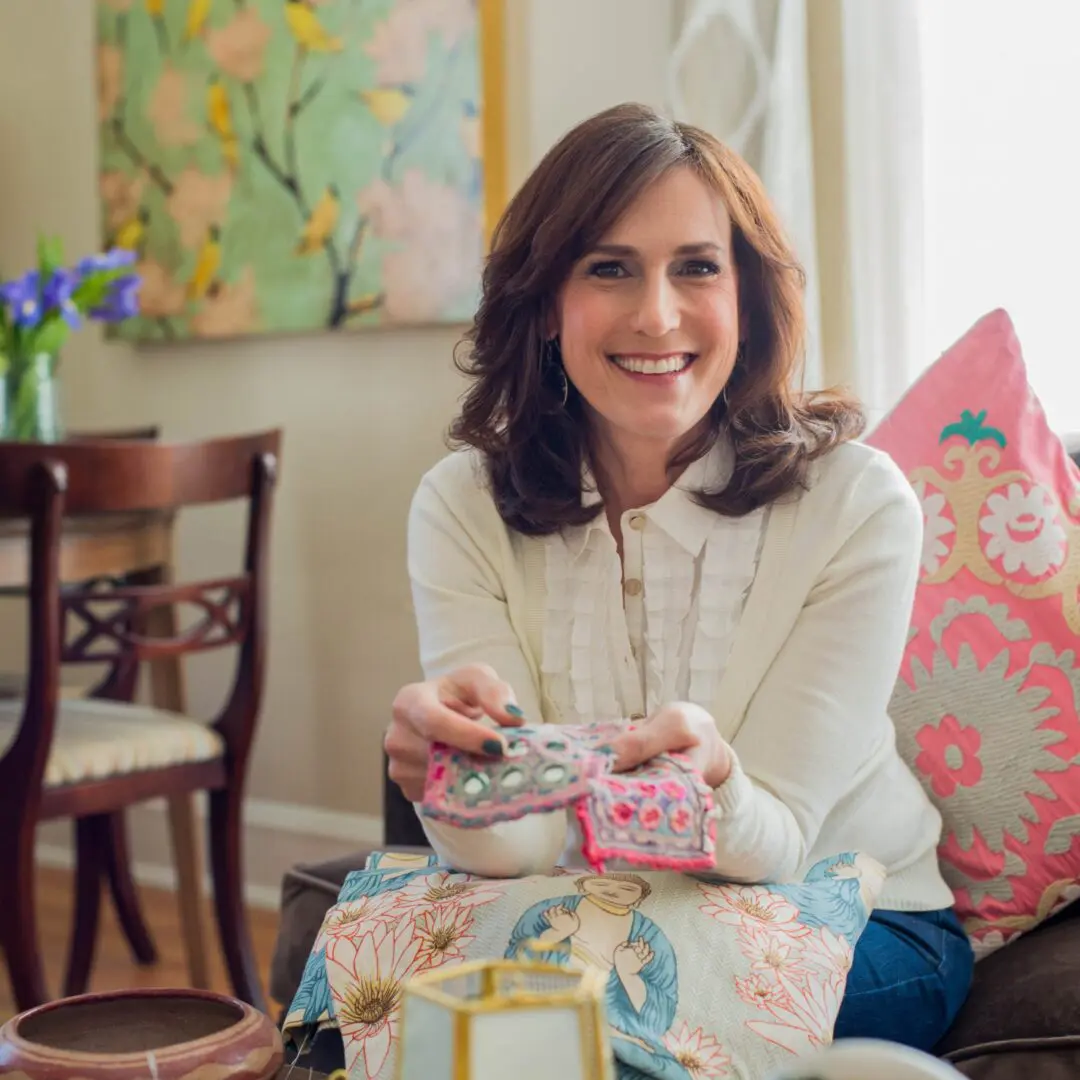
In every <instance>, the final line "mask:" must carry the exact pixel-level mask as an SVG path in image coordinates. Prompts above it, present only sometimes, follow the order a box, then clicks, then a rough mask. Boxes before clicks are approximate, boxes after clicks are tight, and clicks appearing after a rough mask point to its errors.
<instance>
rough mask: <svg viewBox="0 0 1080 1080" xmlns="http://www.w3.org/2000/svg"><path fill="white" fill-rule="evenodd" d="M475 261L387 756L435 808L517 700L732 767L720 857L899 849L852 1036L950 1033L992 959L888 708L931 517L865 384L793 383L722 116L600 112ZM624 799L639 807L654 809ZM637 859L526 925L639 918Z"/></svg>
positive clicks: (487, 750) (569, 931) (477, 870)
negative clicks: (978, 962)
mask: <svg viewBox="0 0 1080 1080" xmlns="http://www.w3.org/2000/svg"><path fill="white" fill-rule="evenodd" d="M483 284H484V290H483V298H482V301H481V304H480V307H479V309H478V311H477V314H476V318H475V322H474V325H473V328H472V331H471V333H470V334H469V336H468V344H469V346H470V348H469V351H468V355H467V356H463V357H461V358H460V366H461V368H462V369H463V370H464V371H465V372H466V374H467V375H468V376H469V377H470V378H471V380H472V382H471V386H470V388H469V391H468V393H467V395H466V397H465V400H464V403H463V407H462V411H461V415H460V416H459V418H458V420H457V421H456V423H455V424H454V426H453V429H452V434H453V435H454V437H455V439H456V441H457V443H458V444H459V445H460V447H461V449H460V450H459V451H458V452H455V453H452V454H450V455H449V456H448V457H447V458H445V459H444V460H443V461H442V462H440V463H439V464H438V465H436V466H435V468H434V469H432V470H431V471H430V472H429V473H428V475H427V476H425V477H424V479H423V481H422V483H421V485H420V488H419V490H418V491H417V493H416V496H415V498H414V500H413V505H412V513H411V518H410V523H409V573H410V576H411V580H412V589H413V597H414V602H415V609H416V614H417V626H418V631H419V640H420V653H421V661H422V664H423V668H424V673H425V677H426V678H425V681H423V682H419V683H415V684H413V685H410V686H407V687H405V688H403V689H402V690H401V691H400V693H399V694H398V695H397V698H396V700H395V702H394V718H393V722H392V724H391V726H390V728H389V730H388V732H387V735H386V750H387V754H388V757H389V762H390V765H389V768H390V776H391V778H392V779H393V780H394V781H395V782H397V783H398V784H399V786H400V787H401V789H402V790H403V791H404V793H405V795H406V796H407V797H408V798H410V799H411V800H413V801H414V802H415V801H419V800H420V799H421V797H422V796H423V793H424V785H425V779H426V777H427V770H428V766H429V762H430V761H431V759H432V743H433V742H437V743H441V744H449V745H450V746H452V747H456V748H459V749H461V750H465V751H469V752H472V753H476V754H482V755H486V756H488V757H501V756H504V755H506V754H507V753H508V740H507V736H506V734H504V732H503V731H502V730H500V729H505V728H509V727H512V726H514V725H518V724H521V723H522V720H523V719H524V718H528V720H529V721H530V722H541V721H542V722H545V723H550V724H560V723H562V724H590V725H594V724H599V723H614V724H616V725H619V726H618V727H617V729H616V730H617V731H618V734H617V735H616V736H615V737H614V741H613V742H612V744H611V746H610V749H611V752H612V761H613V763H614V768H615V769H616V771H627V770H632V769H635V768H637V767H639V766H641V765H643V764H644V763H646V762H650V761H652V760H653V759H654V758H656V757H657V756H659V755H662V754H664V753H670V752H679V753H682V754H684V755H686V758H687V759H688V760H689V762H690V763H691V764H692V766H693V767H694V768H695V770H697V772H698V773H699V774H700V778H701V781H702V782H703V783H704V785H705V786H706V787H707V788H709V789H711V791H712V801H713V805H714V807H715V829H716V835H715V853H716V854H715V870H716V872H717V873H718V874H719V875H721V876H723V877H725V878H728V879H732V880H735V881H740V882H749V883H768V882H780V881H785V880H794V879H799V878H800V877H803V876H805V874H806V873H807V872H808V870H809V868H811V867H813V866H815V865H818V864H820V863H822V860H828V861H829V862H830V863H832V862H835V861H836V857H837V856H838V855H840V854H842V853H845V852H847V853H852V855H851V857H852V858H855V857H858V858H866V859H870V860H873V861H875V862H876V863H879V864H881V866H882V867H883V868H884V871H885V873H886V874H887V877H886V881H885V885H884V887H883V889H882V893H881V897H880V899H879V902H878V910H877V911H875V913H874V915H873V917H872V919H871V922H870V925H869V926H868V928H867V929H866V931H865V932H864V934H863V936H862V937H861V938H860V939H859V943H858V945H857V946H856V950H855V957H854V961H853V966H852V969H851V973H850V976H849V978H848V981H847V992H846V998H845V1002H844V1006H843V1007H842V1008H841V1010H840V1015H839V1019H838V1021H837V1034H838V1035H839V1034H844V1035H867V1036H877V1037H879V1038H887V1039H892V1040H895V1041H901V1042H911V1043H914V1044H916V1045H919V1046H924V1047H929V1046H932V1045H933V1043H934V1042H935V1041H936V1040H937V1038H938V1037H939V1036H940V1034H941V1033H942V1032H943V1031H944V1030H945V1028H946V1027H947V1026H948V1025H949V1023H951V1020H952V1018H953V1016H954V1015H955V1013H956V1011H957V1009H958V1008H959V1006H960V1004H961V1002H962V1001H963V999H964V996H965V995H966V993H967V988H968V985H969V982H970V978H971V971H972V954H971V947H970V945H969V944H968V942H967V938H966V937H965V935H964V933H963V930H962V929H961V927H960V924H959V922H958V921H957V919H956V917H955V914H954V913H953V911H952V894H951V892H950V890H949V888H948V886H947V885H946V883H945V881H944V880H943V878H942V876H941V872H940V869H939V867H938V863H937V857H936V848H937V845H938V842H939V840H940V837H941V819H940V816H939V815H938V814H937V811H936V810H935V809H934V808H933V806H932V805H931V803H930V801H929V799H928V798H927V796H926V794H925V793H924V791H923V789H922V788H921V786H920V785H919V783H918V781H917V780H916V779H915V778H914V776H913V775H912V773H911V771H910V769H909V768H908V766H907V765H905V764H904V762H903V761H902V760H901V758H900V756H899V754H898V752H897V749H896V738H895V732H894V729H893V725H892V721H891V720H890V718H889V715H888V712H887V707H888V703H889V699H890V696H891V694H892V690H893V686H894V684H895V682H896V678H897V673H898V670H899V665H900V659H901V656H902V654H903V650H904V645H905V642H906V636H907V628H908V624H909V621H910V615H911V608H912V599H913V594H914V589H915V583H916V579H917V575H918V567H919V561H920V558H921V555H922V513H921V511H920V508H919V503H918V500H917V498H916V496H915V493H914V491H913V490H912V489H911V486H910V485H909V484H908V483H907V481H906V480H905V478H904V476H903V474H902V473H901V472H900V470H899V469H898V468H897V467H896V465H895V464H894V463H893V462H892V461H891V459H889V458H888V457H886V456H885V455H884V454H883V453H881V452H879V451H876V450H873V449H870V448H869V447H867V446H865V445H859V444H857V443H856V442H855V441H854V438H853V437H854V436H855V435H856V434H857V433H858V431H859V430H860V427H861V423H862V417H861V411H860V409H859V406H858V405H857V404H856V403H855V402H853V401H851V400H850V399H848V398H846V397H844V396H843V395H839V394H830V395H825V394H804V393H802V392H800V391H799V389H798V388H797V385H796V384H797V381H798V373H799V367H800V363H801V359H802V354H803V338H804V322H803V305H802V287H803V281H802V273H801V271H800V269H799V266H798V264H797V263H796V261H795V258H794V256H793V255H792V253H791V251H790V249H789V248H788V246H787V244H786V242H785V240H784V236H783V233H782V231H781V229H780V226H779V224H778V222H777V220H776V216H775V214H774V212H773V210H772V208H771V206H770V204H769V201H768V198H767V196H766V195H765V192H764V191H763V190H762V187H761V184H760V182H759V181H758V179H757V177H756V176H755V175H754V174H753V172H752V171H751V170H750V169H749V167H748V166H747V165H746V164H745V163H744V162H743V161H742V160H741V159H740V158H739V157H738V156H737V155H736V154H734V153H733V152H732V151H731V150H729V149H728V148H726V147H724V146H723V145H721V144H720V143H719V142H717V141H716V140H715V139H714V138H712V137H711V136H710V135H708V134H707V133H705V132H703V131H701V130H699V129H696V128H693V127H689V126H687V125H685V124H677V123H673V122H672V121H670V120H667V119H665V118H664V117H661V116H659V115H657V114H656V113H654V112H652V111H650V110H648V109H646V108H644V107H642V106H637V105H624V106H620V107H618V108H615V109H611V110H608V111H607V112H604V113H601V114H599V115H598V116H595V117H593V118H592V119H590V120H587V121H586V122H585V123H583V124H581V125H580V126H578V127H577V128H575V129H574V130H573V131H571V132H569V133H568V134H567V135H566V136H565V137H564V138H563V139H562V141H561V142H559V143H558V145H556V146H555V147H554V148H553V149H552V150H551V151H550V152H549V153H548V154H547V156H546V157H545V158H544V160H543V161H542V162H541V163H540V164H539V166H538V167H537V169H536V170H535V172H534V173H533V174H532V175H531V176H530V177H529V178H528V179H527V180H526V182H525V184H524V185H523V186H522V188H521V190H520V191H519V192H518V193H517V195H515V197H514V199H513V200H512V201H511V203H510V205H509V207H508V209H507V211H506V214H505V215H504V217H503V219H502V220H501V221H500V223H499V225H498V227H497V228H496V230H495V234H494V239H493V245H492V252H491V255H490V258H489V259H488V263H487V266H486V269H485V273H484V283H483ZM509 741H512V740H509ZM633 813H634V815H636V817H634V819H633V820H626V821H623V822H620V824H622V825H624V826H625V828H626V829H627V830H628V832H629V833H631V834H634V835H636V833H635V832H634V831H635V830H637V831H641V830H648V829H649V827H650V823H649V822H648V821H647V820H646V819H645V818H644V816H642V815H643V813H644V811H640V812H639V811H636V810H635V811H634V812H633ZM631 816H633V815H631ZM652 824H653V826H655V822H653V823H652ZM424 828H425V831H426V833H427V836H428V838H429V840H430V841H431V843H432V845H433V846H434V847H435V849H436V851H437V853H438V855H439V857H440V860H441V861H442V862H443V863H445V864H447V865H450V866H454V867H456V868H458V869H460V870H464V871H468V872H471V873H474V874H479V875H481V876H487V877H513V876H518V875H529V874H548V873H551V872H552V869H553V868H554V867H555V866H556V865H562V866H564V867H572V866H575V865H581V864H582V843H583V841H582V837H581V836H580V835H579V832H578V828H577V824H576V819H575V820H571V819H570V818H569V817H568V816H567V814H566V813H564V812H548V813H539V812H538V813H531V814H528V815H526V816H524V817H521V818H518V819H516V820H513V821H500V822H498V823H497V824H493V825H486V826H484V827H477V828H463V827H460V826H458V825H455V824H451V823H450V822H449V821H446V820H434V819H433V817H428V818H425V819H424ZM614 880H616V881H618V889H621V890H622V891H623V892H625V893H626V894H627V896H626V897H625V898H622V899H617V898H616V897H615V896H614V893H611V894H610V895H606V896H605V895H601V890H602V889H608V890H609V891H610V890H612V889H616V886H614V885H611V883H610V881H609V882H608V883H607V884H605V883H604V882H600V884H595V887H590V889H586V890H585V893H584V899H580V898H568V899H567V900H566V901H565V902H564V903H563V904H562V905H561V906H559V907H557V908H554V909H552V911H551V912H550V913H549V914H548V915H544V918H543V919H541V918H540V915H541V914H542V913H537V921H536V923H535V925H533V924H531V923H530V924H529V926H528V927H527V933H528V935H529V936H530V937H535V936H537V935H539V934H542V933H543V934H548V935H549V936H551V937H552V938H554V935H556V934H560V935H562V938H563V939H567V940H569V939H572V938H574V937H575V935H577V934H579V931H580V933H582V934H585V936H586V937H587V938H589V940H594V939H595V940H596V941H599V940H601V939H602V938H603V935H602V934H601V932H600V931H601V930H603V929H604V928H606V927H607V925H608V923H610V916H611V911H610V910H609V909H611V908H612V907H613V905H614V906H618V905H621V909H622V911H623V914H624V915H626V917H629V915H628V914H627V913H628V912H629V911H630V909H631V908H633V909H634V917H635V918H644V916H643V915H641V913H640V912H637V910H636V908H637V905H638V904H639V903H644V902H645V899H646V898H645V896H644V895H640V896H638V895H636V894H637V892H638V889H637V886H636V884H635V882H636V880H637V879H633V878H626V877H625V876H624V877H623V878H618V877H616V878H615V879H614ZM616 891H618V890H617V889H616ZM630 894H634V895H633V896H631V895H630ZM604 905H607V907H604ZM598 911H599V912H601V913H602V914H603V913H606V915H605V919H606V921H604V920H601V923H599V924H597V926H592V923H590V922H589V920H595V919H599V915H597V912H598ZM542 924H543V925H542ZM587 924H588V926H587ZM544 927H546V928H547V929H545V928H544ZM590 927H591V928H590ZM586 931H587V933H586ZM594 931H595V933H594ZM605 940H606V939H605ZM579 944H580V942H579ZM646 944H647V945H648V948H647V949H644V948H643V949H642V950H641V951H640V952H634V953H633V955H631V951H629V950H628V949H623V950H622V951H621V952H619V954H618V957H617V958H616V959H617V963H616V959H613V960H612V961H611V962H610V963H609V967H610V966H611V963H615V966H616V968H618V969H619V970H620V971H621V973H622V974H623V975H625V976H626V978H625V980H624V989H625V991H626V996H627V1001H628V1002H630V1003H635V1002H636V1003H637V1004H635V1005H634V1007H635V1009H637V1008H645V1007H646V1006H647V1007H648V1008H657V1009H659V1008H661V1006H662V1005H663V1007H665V1008H666V1005H665V1004H664V1003H666V1002H668V1001H669V998H670V992H671V988H670V987H668V986H667V985H666V984H665V983H664V982H663V979H662V978H661V975H662V974H663V968H664V958H663V950H662V948H661V942H660V939H659V938H657V939H656V940H655V941H652V940H650V941H648V942H646ZM586 951H592V952H595V949H591V950H586ZM572 952H573V950H572V949H571V953H572ZM575 955H576V954H575ZM613 956H614V954H613ZM619 965H622V966H621V967H619ZM627 1008H629V1006H627ZM632 1011H633V1010H630V1011H628V1012H626V1014H625V1016H624V1017H623V1022H624V1023H625V1024H626V1025H629V1026H628V1028H627V1030H636V1028H634V1024H635V1023H636V1021H635V1020H634V1017H633V1015H631V1013H632Z"/></svg>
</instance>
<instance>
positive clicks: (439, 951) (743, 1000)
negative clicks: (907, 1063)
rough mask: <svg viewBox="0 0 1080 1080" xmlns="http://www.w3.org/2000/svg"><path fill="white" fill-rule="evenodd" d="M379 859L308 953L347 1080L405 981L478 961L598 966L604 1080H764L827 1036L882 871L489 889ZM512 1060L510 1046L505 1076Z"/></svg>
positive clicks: (846, 860)
mask: <svg viewBox="0 0 1080 1080" xmlns="http://www.w3.org/2000/svg"><path fill="white" fill-rule="evenodd" d="M384 857H385V854H384V853H380V854H377V855H375V856H373V857H372V859H371V860H370V861H369V865H368V866H367V867H365V868H364V869H363V870H360V871H357V872H355V873H354V874H350V875H349V877H348V878H347V879H346V881H345V884H344V885H343V886H342V889H341V894H340V895H341V897H348V899H339V901H338V903H337V904H336V905H335V906H334V907H333V908H331V909H330V911H328V912H327V914H326V917H325V920H324V924H323V928H322V930H321V931H320V934H319V938H318V940H317V946H316V948H314V949H313V950H312V956H311V962H312V963H313V964H314V965H316V966H321V967H322V968H323V969H324V971H325V977H326V983H327V986H328V990H329V1001H330V1007H329V1012H328V1016H327V1017H326V1018H325V1020H324V1026H331V1027H336V1028H338V1029H339V1030H340V1032H341V1037H342V1042H343V1045H344V1051H345V1066H346V1068H347V1070H348V1073H349V1076H350V1077H351V1078H353V1080H390V1078H391V1077H393V1076H394V1070H395V1067H396V1064H397V1057H398V1054H399V1052H400V1046H401V1040H402V1038H403V1037H404V1038H409V1037H410V1036H409V1033H408V1032H407V1031H404V1030H403V1028H402V1021H401V1012H402V1010H401V1003H402V1000H403V997H404V995H405V993H406V990H407V986H408V983H409V981H410V980H411V979H413V978H416V977H417V976H420V975H423V974H424V973H425V972H428V971H435V970H439V969H440V968H446V967H450V966H453V965H455V964H458V963H461V962H469V961H478V960H503V961H505V960H509V961H514V960H522V961H525V962H528V963H536V962H540V963H547V964H553V965H556V966H559V967H563V968H567V969H570V970H578V971H583V970H595V971H599V972H600V973H601V974H602V976H603V985H604V988H605V989H604V1015H605V1019H606V1022H607V1025H608V1041H609V1045H610V1047H611V1051H612V1053H613V1055H614V1058H615V1068H616V1075H617V1077H618V1080H721V1078H725V1077H731V1078H735V1077H744V1076H745V1077H748V1076H765V1075H768V1074H769V1073H770V1072H771V1071H773V1070H774V1069H776V1068H777V1067H779V1066H781V1065H783V1064H785V1063H786V1062H789V1061H790V1060H792V1058H793V1057H800V1056H803V1055H805V1054H809V1053H812V1052H813V1051H815V1050H817V1049H819V1048H821V1047H822V1046H825V1045H827V1044H828V1043H829V1042H830V1041H831V1039H832V1032H833V1026H834V1024H835V1021H836V1015H837V1012H838V1010H839V1007H840V1001H841V999H842V997H843V993H844V987H845V985H846V982H847V977H848V972H849V971H850V969H851V961H852V956H853V954H854V949H855V945H856V943H857V941H858V939H859V936H860V935H861V934H862V932H863V929H864V928H865V926H866V922H867V920H868V918H869V915H870V911H871V910H872V908H873V905H874V903H875V902H876V899H877V896H878V895H879V892H880V888H881V885H882V882H883V881H884V876H885V872H884V869H883V868H882V867H881V866H880V864H878V863H877V862H875V861H874V860H873V859H869V858H867V857H866V856H864V855H861V854H859V853H857V852H852V853H842V854H838V855H836V856H834V857H832V858H829V859H826V860H823V861H822V862H820V863H817V864H816V865H815V866H813V867H812V868H811V869H810V870H809V871H808V872H807V874H806V876H805V877H804V878H803V879H802V880H801V881H795V882H787V883H778V884H767V885H733V884H730V883H725V882H722V881H719V880H712V879H707V880H706V879H700V878H697V877H694V876H692V875H688V874H682V873H676V872H672V871H641V872H640V873H639V872H624V871H616V872H607V873H591V872H589V871H587V870H586V871H582V872H580V873H566V872H563V873H559V874H552V875H546V876H542V875H535V876H532V877H526V878H517V879H506V880H498V881H495V880H489V879H485V878H479V877H475V876H473V875H469V874H464V873H458V872H455V871H453V870H451V869H450V868H447V867H440V866H436V865H425V866H421V867H417V868H415V869H413V870H408V871H402V869H401V868H395V869H393V870H389V869H388V870H383V871H380V870H378V869H377V866H378V863H379V861H380V860H381V859H383V858H384ZM403 879H404V880H403ZM356 912H359V913H361V914H360V917H359V918H358V919H357V918H354V917H353V914H354V913H356ZM344 925H348V926H355V927H356V931H355V933H351V934H348V935H342V934H340V933H338V932H337V929H336V928H339V927H341V926H344ZM297 1016H298V1009H297V1007H296V1004H295V1003H294V1005H293V1006H292V1007H291V1008H290V1010H289V1013H288V1018H287V1020H286V1023H285V1025H284V1032H285V1037H286V1039H287V1040H289V1041H290V1042H291V1043H293V1044H294V1045H298V1044H299V1043H300V1042H301V1041H302V1040H303V1039H304V1038H305V1037H306V1036H308V1035H309V1034H310V1028H311V1025H309V1024H305V1023H303V1022H302V1021H300V1020H299V1019H296V1017H297ZM511 1022H512V1017H508V1018H507V1029H508V1030H510V1028H511ZM425 1037H427V1038H430V1037H431V1035H430V1032H428V1033H427V1035H426V1036H425ZM513 1052H514V1042H513V1039H512V1037H511V1038H509V1039H508V1040H507V1042H506V1045H505V1054H506V1061H505V1068H506V1071H507V1073H508V1074H509V1075H512V1074H513V1068H514V1062H513Z"/></svg>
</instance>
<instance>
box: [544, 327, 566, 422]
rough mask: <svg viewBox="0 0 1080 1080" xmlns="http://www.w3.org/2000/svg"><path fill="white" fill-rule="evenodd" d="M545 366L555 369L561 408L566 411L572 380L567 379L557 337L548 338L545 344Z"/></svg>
mask: <svg viewBox="0 0 1080 1080" xmlns="http://www.w3.org/2000/svg"><path fill="white" fill-rule="evenodd" d="M544 366H545V368H554V372H555V374H554V378H555V385H556V386H557V387H558V389H559V408H560V409H565V408H566V403H567V402H568V401H569V400H570V380H569V379H568V378H567V377H566V368H564V367H563V363H562V350H561V349H560V348H559V339H558V338H557V337H554V338H548V339H547V341H545V342H544Z"/></svg>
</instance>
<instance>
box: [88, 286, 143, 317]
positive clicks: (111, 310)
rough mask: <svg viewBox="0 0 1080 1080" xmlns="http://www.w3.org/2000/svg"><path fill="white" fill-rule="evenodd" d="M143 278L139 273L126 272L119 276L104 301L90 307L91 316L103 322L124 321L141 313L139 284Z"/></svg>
mask: <svg viewBox="0 0 1080 1080" xmlns="http://www.w3.org/2000/svg"><path fill="white" fill-rule="evenodd" d="M141 284H142V279H141V278H140V277H139V275H138V274H126V275H125V276H124V277H119V278H117V279H116V280H115V281H114V282H113V283H112V285H111V286H110V287H109V292H108V294H107V295H106V297H105V300H104V302H103V303H101V304H100V305H98V307H95V308H91V309H90V316H91V318H94V319H100V320H101V321H102V322H122V321H123V320H124V319H130V318H131V317H132V316H133V315H138V313H139V295H138V294H139V286H140V285H141Z"/></svg>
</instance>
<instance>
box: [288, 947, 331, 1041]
mask: <svg viewBox="0 0 1080 1080" xmlns="http://www.w3.org/2000/svg"><path fill="white" fill-rule="evenodd" d="M333 1015H334V1010H333V1005H332V1003H331V1000H330V979H329V977H328V976H327V974H326V946H325V945H324V946H323V947H322V948H320V949H319V950H318V951H317V952H313V953H311V954H310V955H309V956H308V959H307V963H306V964H305V965H304V974H303V976H302V977H301V979H300V985H299V987H298V988H297V990H296V994H295V995H294V996H293V1000H292V1004H291V1005H290V1006H289V1013H288V1017H287V1021H286V1022H287V1023H288V1024H289V1025H290V1026H291V1025H292V1024H294V1023H295V1024H300V1025H303V1026H307V1025H309V1024H312V1025H314V1024H319V1023H321V1022H322V1021H324V1020H327V1019H331V1018H332V1017H333Z"/></svg>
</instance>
